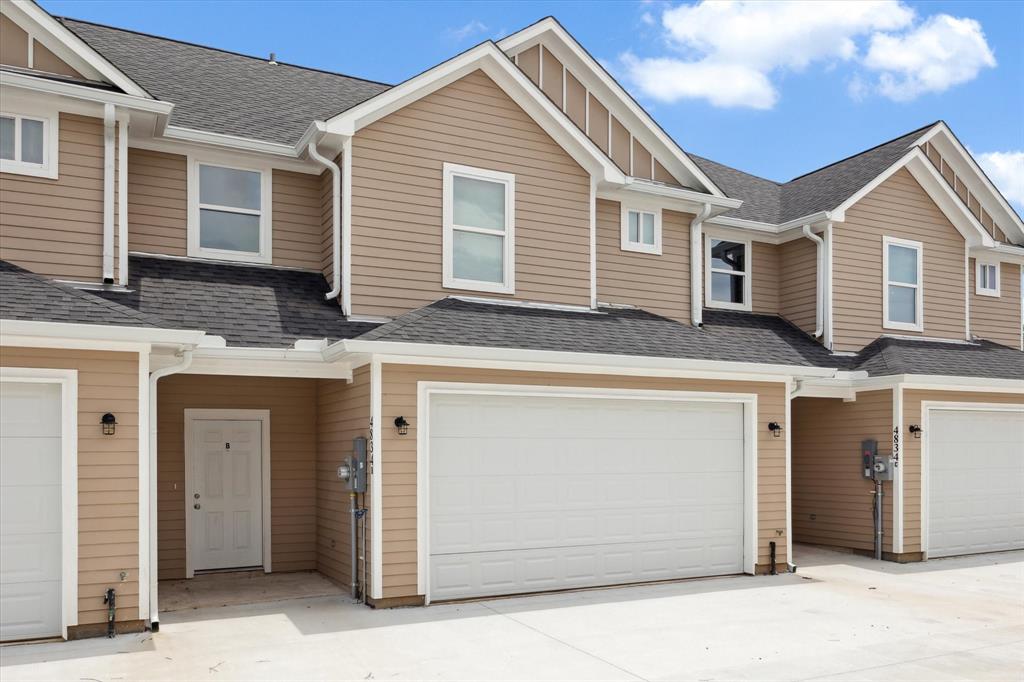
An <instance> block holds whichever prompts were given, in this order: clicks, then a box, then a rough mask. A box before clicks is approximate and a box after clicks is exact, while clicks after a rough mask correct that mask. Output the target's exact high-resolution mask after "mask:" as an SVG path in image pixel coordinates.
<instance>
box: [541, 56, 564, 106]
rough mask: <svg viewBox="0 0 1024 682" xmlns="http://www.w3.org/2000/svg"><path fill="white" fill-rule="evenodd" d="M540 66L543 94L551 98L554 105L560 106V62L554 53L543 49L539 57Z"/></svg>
mask: <svg viewBox="0 0 1024 682" xmlns="http://www.w3.org/2000/svg"><path fill="white" fill-rule="evenodd" d="M541 68H542V69H543V71H544V81H543V85H544V87H542V88H541V89H542V90H543V91H544V94H545V95H547V96H548V97H549V98H551V101H552V102H554V103H555V106H556V107H558V108H559V109H561V108H562V62H560V61H558V58H557V57H555V55H553V54H551V53H550V52H548V51H547V50H544V56H543V58H542V59H541Z"/></svg>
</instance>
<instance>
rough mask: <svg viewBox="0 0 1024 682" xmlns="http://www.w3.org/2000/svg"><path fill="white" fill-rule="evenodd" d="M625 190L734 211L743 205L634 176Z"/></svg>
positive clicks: (739, 200) (728, 199)
mask: <svg viewBox="0 0 1024 682" xmlns="http://www.w3.org/2000/svg"><path fill="white" fill-rule="evenodd" d="M623 189H625V190H628V191H631V192H641V193H643V194H650V195H653V196H657V197H665V198H669V199H679V200H680V201H689V202H694V203H699V204H710V205H712V206H717V207H718V208H721V209H726V210H728V209H733V208H739V207H740V206H741V205H742V204H743V200H742V199H730V198H729V197H716V196H711V195H708V194H705V193H704V192H697V191H695V190H692V189H686V188H684V187H673V186H672V185H666V184H663V183H660V182H656V181H654V180H647V179H645V178H636V177H633V176H627V177H626V184H625V185H624V186H623Z"/></svg>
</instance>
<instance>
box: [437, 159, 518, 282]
mask: <svg viewBox="0 0 1024 682" xmlns="http://www.w3.org/2000/svg"><path fill="white" fill-rule="evenodd" d="M443 190H444V198H443V202H442V203H443V214H444V215H443V219H444V235H443V249H442V251H443V253H442V261H443V264H442V265H443V270H444V274H443V277H442V279H443V282H442V283H443V285H444V286H445V287H448V288H453V289H471V290H474V291H486V292H490V293H497V294H511V293H514V292H515V264H514V261H513V256H514V253H515V249H514V246H515V234H514V232H515V219H514V213H515V207H514V204H515V176H514V175H511V174H509V173H500V172H498V171H492V170H483V169H480V168H470V167H468V166H458V165H455V164H450V163H446V164H445V165H444V187H443Z"/></svg>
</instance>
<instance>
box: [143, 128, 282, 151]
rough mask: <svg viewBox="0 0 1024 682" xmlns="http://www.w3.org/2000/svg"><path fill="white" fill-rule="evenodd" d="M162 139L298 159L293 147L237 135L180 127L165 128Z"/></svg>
mask: <svg viewBox="0 0 1024 682" xmlns="http://www.w3.org/2000/svg"><path fill="white" fill-rule="evenodd" d="M163 136H164V137H166V138H168V139H170V140H182V141H185V142H197V143H200V144H206V145H214V146H217V147H227V148H229V149H241V150H245V151H250V152H258V153H260V154H272V155H274V156H285V157H288V158H291V159H295V158H298V154H297V153H296V151H295V147H293V146H292V145H290V144H282V143H280V142H266V141H264V140H256V139H253V138H250V137H239V136H237V135H225V134H223V133H211V132H208V131H205V130H196V129H194V128H182V127H180V126H171V125H169V126H167V127H166V128H165V130H164V134H163Z"/></svg>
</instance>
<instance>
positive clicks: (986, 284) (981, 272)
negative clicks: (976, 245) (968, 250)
mask: <svg viewBox="0 0 1024 682" xmlns="http://www.w3.org/2000/svg"><path fill="white" fill-rule="evenodd" d="M975 277H976V279H977V285H976V289H975V291H976V292H977V293H978V294H979V295H980V296H996V297H998V296H999V264H998V263H984V262H982V261H980V260H979V261H978V263H977V273H976V275H975Z"/></svg>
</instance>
